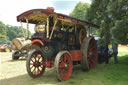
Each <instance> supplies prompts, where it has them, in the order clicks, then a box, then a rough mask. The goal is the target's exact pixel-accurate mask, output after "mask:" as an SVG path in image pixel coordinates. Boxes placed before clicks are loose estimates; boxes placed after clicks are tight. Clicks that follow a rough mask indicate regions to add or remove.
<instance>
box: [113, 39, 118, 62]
mask: <svg viewBox="0 0 128 85" xmlns="http://www.w3.org/2000/svg"><path fill="white" fill-rule="evenodd" d="M112 49H113V55H114V60H115V64H118V59H117V55H118V43H116V42H115V41H114V40H113V41H112Z"/></svg>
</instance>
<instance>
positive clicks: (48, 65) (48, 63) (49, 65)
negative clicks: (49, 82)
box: [46, 61, 54, 68]
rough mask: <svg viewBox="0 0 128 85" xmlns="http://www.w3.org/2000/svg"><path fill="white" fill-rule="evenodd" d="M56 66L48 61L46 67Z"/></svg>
mask: <svg viewBox="0 0 128 85" xmlns="http://www.w3.org/2000/svg"><path fill="white" fill-rule="evenodd" d="M53 65H54V61H46V67H47V68H51V67H53Z"/></svg>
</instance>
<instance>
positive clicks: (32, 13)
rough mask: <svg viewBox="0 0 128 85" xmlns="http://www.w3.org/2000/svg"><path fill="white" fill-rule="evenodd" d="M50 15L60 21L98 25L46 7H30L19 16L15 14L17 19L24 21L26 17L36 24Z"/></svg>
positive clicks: (91, 25)
mask: <svg viewBox="0 0 128 85" xmlns="http://www.w3.org/2000/svg"><path fill="white" fill-rule="evenodd" d="M50 16H54V18H56V19H58V20H60V21H65V22H69V23H75V24H81V25H86V26H90V27H96V28H98V27H99V26H98V25H95V24H93V23H90V22H87V21H83V20H80V19H77V18H73V17H71V16H67V15H64V14H60V13H56V12H53V11H49V10H47V9H32V10H29V11H26V12H24V13H22V14H20V15H19V16H17V21H21V22H26V19H28V20H29V23H33V24H37V23H38V22H45V21H46V20H47V18H48V17H50Z"/></svg>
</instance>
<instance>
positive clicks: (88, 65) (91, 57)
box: [81, 37, 98, 70]
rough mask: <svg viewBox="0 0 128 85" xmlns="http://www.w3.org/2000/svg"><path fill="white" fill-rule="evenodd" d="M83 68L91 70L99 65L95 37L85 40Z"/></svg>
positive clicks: (82, 48) (82, 49)
mask: <svg viewBox="0 0 128 85" xmlns="http://www.w3.org/2000/svg"><path fill="white" fill-rule="evenodd" d="M81 51H82V60H81V64H82V68H83V70H89V69H93V68H95V67H96V64H97V56H98V54H97V46H96V41H95V39H94V38H93V37H89V38H85V39H84V40H83V43H82V46H81Z"/></svg>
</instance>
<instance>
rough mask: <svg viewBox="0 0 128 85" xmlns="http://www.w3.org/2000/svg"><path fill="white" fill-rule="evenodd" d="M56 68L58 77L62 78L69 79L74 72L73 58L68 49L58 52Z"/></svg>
mask: <svg viewBox="0 0 128 85" xmlns="http://www.w3.org/2000/svg"><path fill="white" fill-rule="evenodd" d="M54 65H55V70H56V73H57V78H58V79H59V80H60V81H62V80H67V79H68V78H69V77H70V75H71V73H72V59H71V55H70V53H69V52H68V51H61V52H59V53H58V54H57V56H56V59H55V63H54Z"/></svg>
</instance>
